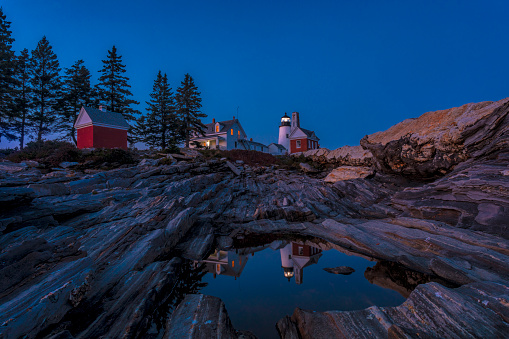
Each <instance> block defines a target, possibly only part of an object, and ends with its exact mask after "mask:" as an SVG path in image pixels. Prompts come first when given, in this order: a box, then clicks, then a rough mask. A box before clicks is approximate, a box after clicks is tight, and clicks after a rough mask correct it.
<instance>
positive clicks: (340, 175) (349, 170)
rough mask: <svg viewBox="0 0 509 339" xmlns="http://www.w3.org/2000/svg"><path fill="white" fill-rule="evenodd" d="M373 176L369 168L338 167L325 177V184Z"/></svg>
mask: <svg viewBox="0 0 509 339" xmlns="http://www.w3.org/2000/svg"><path fill="white" fill-rule="evenodd" d="M372 174H373V170H372V169H371V168H369V167H354V166H340V167H338V168H336V169H334V170H332V172H330V173H329V175H327V177H325V179H324V180H325V182H337V181H343V180H352V179H359V178H366V177H368V176H370V175H372Z"/></svg>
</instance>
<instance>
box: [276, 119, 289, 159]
mask: <svg viewBox="0 0 509 339" xmlns="http://www.w3.org/2000/svg"><path fill="white" fill-rule="evenodd" d="M290 132H291V123H290V117H289V116H288V115H286V112H285V115H283V117H282V118H281V125H279V140H278V144H280V145H282V146H284V147H285V148H286V149H287V150H288V151H289V150H290Z"/></svg>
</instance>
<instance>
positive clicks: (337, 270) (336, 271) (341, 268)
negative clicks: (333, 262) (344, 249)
mask: <svg viewBox="0 0 509 339" xmlns="http://www.w3.org/2000/svg"><path fill="white" fill-rule="evenodd" d="M323 270H324V271H325V272H329V273H332V274H344V275H349V274H352V273H353V272H355V270H354V269H353V268H351V267H348V266H338V267H334V268H329V267H326V268H324V269H323Z"/></svg>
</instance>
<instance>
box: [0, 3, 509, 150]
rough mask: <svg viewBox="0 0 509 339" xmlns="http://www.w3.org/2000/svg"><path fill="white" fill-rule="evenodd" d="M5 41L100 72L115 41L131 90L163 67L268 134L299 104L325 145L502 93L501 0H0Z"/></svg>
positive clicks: (265, 137)
mask: <svg viewBox="0 0 509 339" xmlns="http://www.w3.org/2000/svg"><path fill="white" fill-rule="evenodd" d="M0 6H2V7H3V10H4V13H5V14H6V15H7V19H8V20H9V21H11V22H12V26H11V28H12V31H13V37H14V38H15V39H16V41H15V43H14V48H15V50H16V51H18V52H19V51H20V50H21V49H23V48H25V47H26V48H28V49H29V50H33V49H34V48H35V46H36V44H37V42H38V41H39V40H40V39H41V37H42V36H43V35H46V36H47V38H48V39H49V41H50V43H51V44H52V46H53V48H54V51H55V52H56V54H57V56H58V58H59V60H60V64H61V66H62V67H69V66H71V65H72V64H73V63H74V62H75V61H76V60H78V59H83V60H85V63H86V66H87V67H88V68H89V69H90V70H91V72H92V73H93V75H94V79H93V80H94V82H95V81H96V80H97V75H98V72H97V71H98V70H99V69H100V68H101V60H102V59H105V57H106V55H107V50H108V49H111V47H112V45H116V47H117V49H118V51H119V53H120V54H121V55H122V56H123V61H124V63H125V64H126V66H127V75H128V76H129V77H130V79H131V81H130V84H131V85H132V92H133V94H134V99H136V100H138V101H140V102H142V103H143V104H142V105H140V106H141V107H140V109H143V108H144V102H145V101H146V100H148V98H149V97H148V95H149V93H150V91H151V89H152V83H153V80H154V78H155V75H156V73H157V71H158V70H162V71H163V72H166V73H168V77H169V79H170V81H171V83H172V87H173V88H176V87H177V86H178V85H179V84H180V81H181V80H182V79H183V76H184V74H185V73H187V72H188V73H190V74H191V75H192V76H193V77H194V78H195V81H196V84H197V85H198V87H199V90H200V91H201V93H202V98H203V112H205V113H206V114H208V116H209V118H208V119H207V120H206V121H205V122H209V120H211V119H212V118H213V117H214V118H216V119H218V120H226V119H231V118H232V116H233V115H237V114H236V111H237V107H239V118H240V121H241V123H242V125H243V127H244V129H245V130H246V133H247V134H248V137H252V138H254V139H255V140H257V141H260V142H264V143H266V144H268V143H271V142H277V136H278V126H279V121H280V117H281V116H282V115H283V114H284V112H288V113H290V112H292V111H298V112H300V114H301V126H302V127H304V128H308V129H312V130H315V131H316V133H317V135H318V137H320V138H321V146H323V147H327V148H336V147H340V146H343V145H346V144H348V145H356V144H358V142H359V139H360V138H362V137H363V136H364V135H366V134H371V133H374V132H377V131H379V130H384V129H387V128H388V127H390V126H392V125H393V124H395V123H397V122H399V121H401V120H404V119H406V118H410V117H417V116H419V115H421V114H422V113H424V112H427V111H432V110H438V109H445V108H450V107H454V106H460V105H462V104H465V103H469V102H478V101H485V100H500V99H502V98H505V97H508V96H509V81H508V79H509V64H508V61H507V60H508V58H507V55H508V54H509V53H508V52H509V29H508V28H509V23H508V20H507V13H509V2H508V1H465V0H456V1H346V0H345V1H313V2H311V1H296V0H293V1H274V0H272V1H243V0H235V1H220V0H215V1H149V0H147V1H113V0H102V1H96V0H88V1H74V0H70V1H59V0H45V1H37V0H0Z"/></svg>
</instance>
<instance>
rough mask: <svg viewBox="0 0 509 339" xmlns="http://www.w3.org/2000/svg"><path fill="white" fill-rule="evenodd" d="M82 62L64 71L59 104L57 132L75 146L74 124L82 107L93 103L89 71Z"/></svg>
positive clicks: (77, 62) (93, 96) (79, 61)
mask: <svg viewBox="0 0 509 339" xmlns="http://www.w3.org/2000/svg"><path fill="white" fill-rule="evenodd" d="M84 63H85V62H84V61H83V60H78V61H76V62H75V63H74V65H72V66H71V67H70V68H67V69H66V70H65V76H64V79H63V84H62V97H61V100H60V103H59V119H58V120H59V124H58V130H59V131H62V132H64V136H65V138H66V139H72V140H73V141H74V143H75V144H77V140H76V130H75V128H74V123H75V122H76V118H77V117H78V114H79V112H80V109H81V107H82V106H91V105H93V103H94V100H95V95H94V89H93V88H92V86H91V84H90V77H91V75H90V71H89V70H88V69H87V68H86V67H85V65H84Z"/></svg>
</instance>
